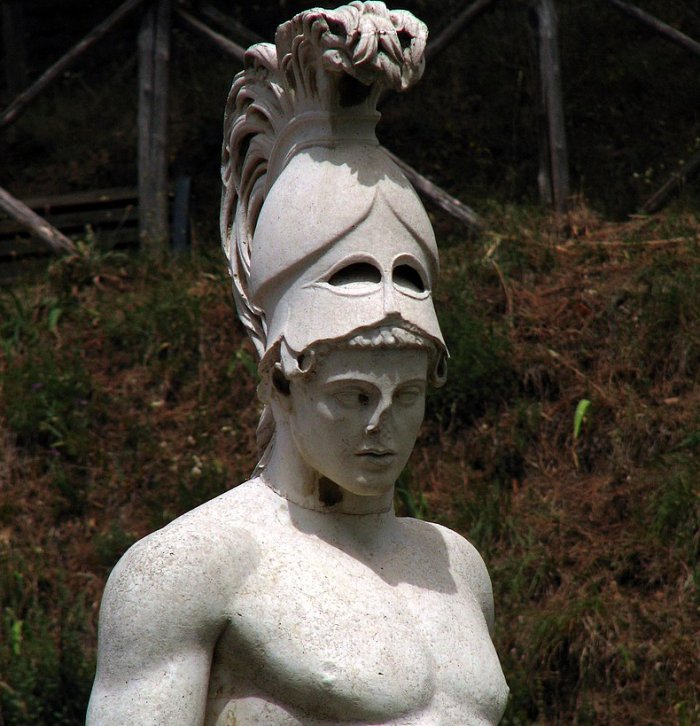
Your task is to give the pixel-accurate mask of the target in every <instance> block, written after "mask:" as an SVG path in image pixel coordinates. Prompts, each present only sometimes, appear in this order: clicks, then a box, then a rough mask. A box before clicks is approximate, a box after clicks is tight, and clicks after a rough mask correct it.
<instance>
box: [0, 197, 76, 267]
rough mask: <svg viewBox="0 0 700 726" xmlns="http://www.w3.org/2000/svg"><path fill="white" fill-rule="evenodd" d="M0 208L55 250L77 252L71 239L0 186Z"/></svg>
mask: <svg viewBox="0 0 700 726" xmlns="http://www.w3.org/2000/svg"><path fill="white" fill-rule="evenodd" d="M0 209H2V210H4V211H5V212H7V213H8V214H9V215H10V216H11V217H13V218H14V219H16V220H17V221H18V222H20V223H21V224H22V225H24V226H25V227H26V228H27V229H29V230H31V231H32V232H33V233H34V234H35V235H37V236H38V237H40V238H41V239H43V240H44V242H46V243H47V244H49V245H50V246H51V247H53V249H54V250H56V252H70V253H71V254H74V255H75V254H78V250H77V248H76V246H75V245H74V244H73V242H72V240H70V239H68V237H66V236H65V235H64V234H62V233H61V232H59V231H58V230H57V229H56V228H55V227H53V226H52V225H50V224H49V223H48V222H47V221H46V220H45V219H43V217H40V216H39V215H38V214H37V213H36V212H34V211H32V210H31V209H30V208H29V207H28V206H27V205H26V204H24V202H20V200H19V199H17V198H15V197H13V196H12V195H11V194H10V193H9V192H7V191H5V189H3V188H2V187H0Z"/></svg>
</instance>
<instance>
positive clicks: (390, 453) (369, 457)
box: [356, 448, 396, 469]
mask: <svg viewBox="0 0 700 726" xmlns="http://www.w3.org/2000/svg"><path fill="white" fill-rule="evenodd" d="M356 456H359V457H361V458H362V460H363V461H365V462H366V463H368V464H370V465H371V466H372V468H376V469H383V468H385V467H387V466H390V465H391V464H393V463H394V459H396V452H395V451H394V450H393V449H376V448H367V449H361V450H360V451H358V452H357V454H356Z"/></svg>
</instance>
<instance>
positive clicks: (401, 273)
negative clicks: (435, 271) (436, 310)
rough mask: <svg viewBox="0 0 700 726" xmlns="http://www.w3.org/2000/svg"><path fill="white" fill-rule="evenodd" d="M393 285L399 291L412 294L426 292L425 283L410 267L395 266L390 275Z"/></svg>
mask: <svg viewBox="0 0 700 726" xmlns="http://www.w3.org/2000/svg"><path fill="white" fill-rule="evenodd" d="M392 277H393V281H394V285H395V286H396V287H398V288H400V289H403V290H408V291H409V292H413V293H423V292H425V291H426V286H425V282H423V277H422V276H421V274H420V272H418V270H416V268H415V267H413V266H412V265H406V264H403V265H397V266H396V267H395V268H394V271H393V273H392Z"/></svg>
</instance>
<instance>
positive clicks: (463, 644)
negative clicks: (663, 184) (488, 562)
mask: <svg viewBox="0 0 700 726" xmlns="http://www.w3.org/2000/svg"><path fill="white" fill-rule="evenodd" d="M239 489H240V492H239V491H235V490H234V492H231V493H230V494H229V495H228V496H229V497H231V498H232V499H233V498H235V499H236V500H237V501H236V502H233V501H231V504H230V506H231V512H232V516H234V517H235V519H236V527H238V528H243V529H244V530H245V531H246V532H247V533H248V534H250V535H251V536H252V537H253V539H254V541H255V543H256V550H257V557H256V558H255V559H256V561H255V562H251V563H250V570H249V572H248V574H247V578H246V579H245V582H244V583H243V584H242V586H241V587H239V588H238V589H237V590H236V591H235V593H234V594H233V595H232V597H231V598H230V601H229V604H228V612H227V613H226V622H227V623H228V624H227V626H226V627H225V629H224V631H223V633H222V634H221V636H220V638H219V640H218V642H217V645H216V649H215V652H214V658H213V663H212V670H211V677H210V688H209V697H208V706H207V714H206V719H205V724H206V725H207V726H223V725H224V724H227V725H228V724H242V725H245V724H263V723H264V724H266V725H268V724H269V726H276V725H277V724H280V725H281V724H319V725H320V724H334V723H341V722H342V723H356V724H368V723H381V724H465V723H469V724H474V725H475V726H476V725H477V724H492V723H497V722H498V720H499V718H500V716H501V714H502V712H503V709H504V707H505V700H506V698H507V693H508V689H507V686H506V684H505V680H504V678H503V674H502V672H501V668H500V665H499V662H498V658H497V656H496V653H495V650H494V648H493V645H492V643H491V639H490V636H489V633H488V629H487V626H486V622H485V620H484V617H483V614H482V610H481V606H480V603H479V599H478V594H477V593H473V592H471V590H470V588H469V587H468V585H467V583H465V582H464V581H463V579H462V578H459V577H458V578H456V579H455V577H454V576H453V574H454V573H453V567H452V564H453V563H452V560H454V558H455V554H456V551H455V549H454V547H455V544H456V542H457V541H458V540H459V541H460V542H463V543H464V545H466V546H467V547H470V546H469V545H467V543H466V542H464V541H463V540H461V538H458V537H457V535H455V534H454V533H451V532H448V531H446V530H444V529H442V528H438V527H436V526H435V525H429V524H427V523H423V522H417V521H415V520H404V519H396V518H393V517H392V518H391V521H392V522H393V525H392V526H391V531H386V530H387V528H386V526H385V525H383V526H382V528H381V530H377V532H376V533H375V532H371V531H370V532H369V534H368V536H367V537H366V538H364V539H363V541H360V542H359V543H358V542H357V541H356V540H355V539H352V538H351V539H350V540H348V536H351V534H352V531H353V529H354V528H355V526H354V525H353V522H352V520H350V521H348V522H345V523H341V526H340V527H339V528H338V527H334V526H329V527H328V528H327V529H326V530H325V531H323V530H322V531H321V534H318V532H319V530H318V522H319V521H321V522H322V523H323V521H324V520H323V519H321V520H319V517H323V518H326V519H327V520H328V521H329V524H332V523H333V520H332V516H329V515H325V514H318V513H308V512H303V511H298V512H296V515H297V518H298V521H296V522H295V521H294V519H295V513H294V511H293V509H292V511H291V512H289V511H288V509H287V503H286V502H285V501H284V500H280V498H279V497H277V495H275V494H273V493H272V492H270V491H269V490H267V488H266V487H265V486H264V485H261V484H260V483H257V484H256V483H255V482H250V483H248V484H246V485H243V487H242V488H239ZM253 490H257V491H253ZM263 490H264V491H263ZM290 513H291V514H292V517H291V520H290V516H289V515H290ZM345 516H346V517H347V516H352V515H345ZM370 516H371V515H370ZM217 519H218V518H217ZM355 522H357V520H355ZM345 524H347V525H348V526H347V527H346V526H345ZM312 528H313V529H314V532H313V533H312V532H311V531H309V530H311V529H312ZM222 535H223V536H226V534H225V533H222ZM375 535H378V536H375ZM361 539H362V538H361ZM341 547H342V549H341ZM222 576H224V577H225V568H224V569H223V571H222ZM460 580H462V581H460Z"/></svg>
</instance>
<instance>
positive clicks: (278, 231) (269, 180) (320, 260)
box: [221, 2, 446, 463]
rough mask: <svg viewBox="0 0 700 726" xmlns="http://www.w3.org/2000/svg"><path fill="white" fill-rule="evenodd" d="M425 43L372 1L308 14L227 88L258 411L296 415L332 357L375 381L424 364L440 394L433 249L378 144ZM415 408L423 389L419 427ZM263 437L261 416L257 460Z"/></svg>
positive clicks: (267, 421) (409, 191)
mask: <svg viewBox="0 0 700 726" xmlns="http://www.w3.org/2000/svg"><path fill="white" fill-rule="evenodd" d="M426 38H427V30H426V28H425V26H424V25H423V24H422V23H421V22H420V21H418V20H417V19H416V18H415V17H413V16H412V15H411V14H410V13H408V12H406V11H395V12H392V11H389V10H388V9H387V8H386V6H385V5H384V4H383V3H381V2H353V3H350V4H349V5H347V6H344V7H341V8H338V9H336V10H323V9H319V8H317V9H314V10H309V11H306V12H304V13H300V14H299V15H297V16H296V17H294V18H293V19H292V20H291V21H289V22H287V23H285V24H283V25H281V26H280V28H279V29H278V31H277V35H276V42H275V46H273V45H270V44H259V45H256V46H253V47H252V48H250V49H249V50H248V52H247V54H246V67H245V69H244V71H242V72H241V73H240V74H239V75H238V76H237V77H236V79H235V80H234V83H233V87H232V89H231V93H230V95H229V101H228V104H227V112H226V118H225V128H224V149H223V164H222V178H223V182H224V188H223V196H222V214H221V233H222V242H223V246H224V250H225V252H226V255H227V257H228V259H229V263H230V270H231V274H232V277H233V283H234V285H233V287H234V297H235V300H236V305H237V309H238V312H239V316H240V318H241V320H242V321H243V323H244V325H245V326H246V328H247V331H248V333H249V335H250V337H251V339H252V341H253V343H254V345H255V348H256V351H257V353H258V356H259V368H260V372H261V377H262V384H261V397H262V398H263V400H264V401H266V402H270V400H271V397H270V395H271V391H272V389H271V386H273V385H274V386H275V387H276V390H277V392H278V393H280V392H282V394H284V395H288V396H290V397H291V398H290V399H289V400H291V399H295V400H298V405H297V407H300V406H302V403H303V399H304V396H303V395H302V394H301V393H299V391H301V387H302V386H304V385H307V386H308V385H310V386H311V387H313V386H314V385H316V383H317V382H318V380H320V379H322V378H324V376H325V375H326V374H328V375H331V373H330V372H329V370H326V369H327V368H328V366H330V365H331V364H330V363H328V361H333V360H336V361H337V356H335V355H334V353H333V351H335V350H340V349H343V350H345V351H354V352H352V353H351V354H350V355H351V357H352V358H353V360H354V361H355V365H356V366H358V365H359V361H360V360H361V359H363V356H364V360H366V361H369V360H370V359H372V366H373V370H374V371H375V372H374V373H373V374H372V375H376V376H380V377H381V375H383V374H382V373H381V372H380V369H381V368H382V365H383V367H384V369H387V370H388V368H389V367H390V366H394V367H395V366H396V365H397V360H400V359H401V360H403V359H405V360H406V361H409V360H411V361H414V363H415V361H416V360H420V365H419V367H422V369H423V372H422V376H423V379H424V383H425V380H429V381H430V382H432V383H434V384H436V385H439V384H440V382H442V380H443V379H444V369H445V357H446V350H445V345H444V342H443V339H442V334H441V332H440V328H439V325H438V321H437V317H436V315H435V310H434V307H433V301H432V288H433V285H434V283H435V280H436V277H437V273H438V253H437V246H436V243H435V237H434V234H433V230H432V227H431V224H430V221H429V219H428V216H427V214H426V212H425V210H424V209H423V206H422V204H421V203H420V201H419V200H418V197H417V196H416V194H415V192H414V190H413V188H412V187H411V185H410V184H409V182H408V181H407V179H406V178H405V176H404V175H403V173H402V172H401V171H400V170H399V168H398V167H397V166H396V165H395V164H394V163H393V162H392V161H391V160H390V159H389V157H388V156H387V154H386V153H385V152H384V151H383V150H382V148H381V147H380V146H379V144H378V141H377V139H376V136H375V131H374V130H375V126H376V123H377V120H378V118H379V113H378V112H377V110H376V103H377V100H378V98H379V95H380V94H381V92H382V91H383V90H384V89H387V88H391V89H394V90H404V89H405V88H407V87H408V86H410V85H411V84H412V83H414V82H415V81H416V80H417V79H418V78H419V77H420V76H421V74H422V71H423V66H424V60H423V51H424V48H425V42H426ZM387 350H390V351H391V355H390V356H389V357H387V358H386V361H387V362H386V363H385V364H382V365H380V363H379V360H380V359H378V358H377V357H376V353H377V351H384V352H386V351H387ZM361 351H364V353H362V352H361ZM372 351H374V352H373V353H372ZM402 355H403V356H404V358H400V356H402ZM397 356H399V358H397ZM389 358H391V360H389ZM334 365H337V364H334ZM406 365H409V364H408V363H407V364H406ZM411 365H414V364H411ZM378 366H379V367H378ZM364 367H365V369H366V368H367V365H365V366H364ZM400 367H403V366H400ZM414 369H415V365H414ZM414 369H412V370H411V376H412V378H411V380H413V379H415V370H414ZM319 371H320V373H319ZM365 374H367V370H365ZM365 374H363V375H365ZM338 375H340V374H339V373H337V372H335V373H332V376H336V377H337V376H338ZM367 375H369V374H367ZM370 377H371V376H370ZM397 385H398V384H397ZM401 385H403V384H401ZM285 387H286V388H285ZM423 395H424V385H423V393H422V394H421V403H420V405H419V408H420V411H421V415H420V418H422V406H423V404H422V396H423ZM405 398H406V397H405ZM332 400H336V399H332ZM412 410H417V409H416V408H415V407H414V408H413V409H412ZM272 423H273V422H272V421H271V418H270V410H269V408H268V410H267V413H266V414H263V419H262V421H261V426H260V429H259V439H260V441H259V443H260V444H262V445H263V446H264V445H266V444H267V442H268V441H269V440H270V437H271V431H272V430H273V426H272ZM297 428H299V426H298V427H297ZM416 433H417V429H416ZM409 438H410V437H409ZM413 439H415V434H414V435H413ZM412 445H413V442H412V441H411V448H412ZM408 453H410V449H409V452H408ZM368 456H371V454H368ZM399 458H400V457H398V456H397V457H396V459H397V460H398V459H399ZM368 461H369V459H368ZM385 461H387V462H388V459H385ZM404 463H405V462H404Z"/></svg>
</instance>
